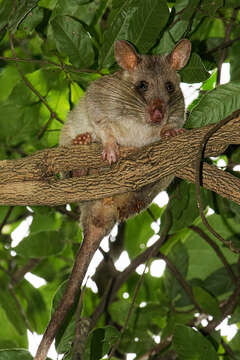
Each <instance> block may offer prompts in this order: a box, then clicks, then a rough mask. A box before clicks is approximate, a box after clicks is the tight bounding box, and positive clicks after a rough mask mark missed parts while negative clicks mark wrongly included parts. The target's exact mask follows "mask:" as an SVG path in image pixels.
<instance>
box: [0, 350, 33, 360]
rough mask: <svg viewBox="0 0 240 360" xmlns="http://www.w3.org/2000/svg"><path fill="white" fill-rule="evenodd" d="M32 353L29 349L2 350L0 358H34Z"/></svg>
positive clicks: (18, 359) (9, 359)
mask: <svg viewBox="0 0 240 360" xmlns="http://www.w3.org/2000/svg"><path fill="white" fill-rule="evenodd" d="M32 359H33V357H32V355H31V354H30V353H29V352H28V351H27V350H20V349H14V350H0V360H32Z"/></svg>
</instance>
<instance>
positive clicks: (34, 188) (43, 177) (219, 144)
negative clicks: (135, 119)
mask: <svg viewBox="0 0 240 360" xmlns="http://www.w3.org/2000/svg"><path fill="white" fill-rule="evenodd" d="M239 114H240V111H239V112H238V113H235V115H236V118H234V119H233V120H231V121H230V123H228V124H226V125H224V126H223V127H222V128H221V130H218V131H216V132H215V133H214V134H213V135H212V136H211V138H210V139H209V140H208V143H207V145H206V149H205V153H204V156H206V157H208V156H216V155H218V154H220V153H222V152H223V151H224V150H225V148H226V147H227V146H228V145H229V144H230V143H231V144H240V132H239V127H240V118H239V117H237V116H239ZM213 128H214V125H210V126H206V127H203V128H200V129H194V130H190V131H186V132H185V133H184V134H181V135H179V136H177V137H176V138H172V139H169V140H162V141H161V142H157V143H155V144H151V145H148V146H145V147H143V148H139V149H135V150H134V151H133V149H129V148H122V149H121V159H120V160H119V161H118V162H117V163H116V164H114V165H113V166H112V167H111V168H110V169H109V168H107V167H106V163H104V162H103V160H102V157H101V146H100V145H98V144H92V145H89V146H86V145H82V146H80V145H78V146H72V147H69V148H67V147H59V148H55V149H51V150H50V149H46V150H43V151H41V152H37V153H35V154H33V155H31V156H28V157H26V158H23V159H18V160H2V161H0V184H1V186H0V204H1V205H26V204H28V205H50V206H53V205H62V204H66V203H71V202H79V201H81V200H82V201H83V200H94V199H98V198H103V197H106V196H112V195H114V194H119V193H123V192H127V191H137V190H139V189H140V188H141V187H142V186H144V185H147V184H148V183H152V182H155V181H158V180H160V179H161V178H163V177H165V176H167V175H170V174H177V175H178V176H179V174H181V173H182V172H183V173H184V170H186V169H187V167H189V166H190V164H192V163H193V162H194V160H195V159H196V158H197V156H198V153H199V145H200V143H201V141H202V139H203V137H204V136H205V134H206V133H208V131H209V130H211V129H213ZM79 154H81V155H79ZM93 166H94V168H95V169H101V167H105V169H106V170H108V171H105V172H104V173H101V171H100V172H99V175H98V176H96V175H88V176H82V177H80V178H70V179H64V180H59V178H56V176H55V174H58V173H59V172H61V171H64V170H65V171H70V170H73V169H77V168H79V167H93ZM143 174H144V177H143ZM222 174H223V176H224V177H225V176H226V181H225V185H224V187H225V190H226V189H228V191H227V195H226V194H225V193H224V192H223V189H222V188H221V189H219V191H218V189H215V191H217V192H218V193H219V194H220V195H222V196H227V197H229V199H232V200H233V201H235V202H237V203H238V204H240V191H236V192H235V194H234V195H235V196H234V198H233V197H232V195H231V192H232V183H231V184H229V183H228V181H229V176H228V175H229V174H226V173H224V172H222ZM206 181H207V182H208V181H209V179H206ZM234 183H235V184H236V189H237V188H239V189H240V180H239V179H238V178H234ZM205 185H206V184H205ZM225 190H224V191H225Z"/></svg>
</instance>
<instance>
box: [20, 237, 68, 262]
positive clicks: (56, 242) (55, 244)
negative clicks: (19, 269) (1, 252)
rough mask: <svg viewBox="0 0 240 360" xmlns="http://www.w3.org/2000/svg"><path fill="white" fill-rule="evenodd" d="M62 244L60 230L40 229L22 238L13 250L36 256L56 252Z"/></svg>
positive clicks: (60, 250) (32, 256) (61, 247)
mask: <svg viewBox="0 0 240 360" xmlns="http://www.w3.org/2000/svg"><path fill="white" fill-rule="evenodd" d="M64 245H65V244H64V241H63V239H62V234H61V232H59V231H41V232H38V233H36V234H34V235H30V236H28V237H26V238H24V239H23V240H22V241H21V242H20V244H19V245H18V246H16V247H15V248H14V250H15V251H16V252H17V254H19V255H21V256H24V257H29V258H38V257H46V256H51V255H55V254H58V253H60V252H62V251H63V249H64Z"/></svg>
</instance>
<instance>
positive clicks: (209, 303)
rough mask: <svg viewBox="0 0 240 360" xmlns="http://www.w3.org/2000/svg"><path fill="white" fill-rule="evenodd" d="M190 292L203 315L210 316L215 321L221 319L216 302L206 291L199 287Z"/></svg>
mask: <svg viewBox="0 0 240 360" xmlns="http://www.w3.org/2000/svg"><path fill="white" fill-rule="evenodd" d="M192 291H193V296H194V298H195V299H196V301H197V303H198V304H199V305H200V307H201V309H202V310H203V312H204V313H206V314H209V315H212V316H213V317H214V318H215V319H220V318H221V312H220V309H219V306H218V302H217V300H216V299H215V298H214V297H213V296H212V295H211V294H210V293H209V292H208V291H206V290H205V289H203V288H201V287H193V289H192Z"/></svg>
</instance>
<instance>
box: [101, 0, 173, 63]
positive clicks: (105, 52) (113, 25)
mask: <svg viewBox="0 0 240 360" xmlns="http://www.w3.org/2000/svg"><path fill="white" fill-rule="evenodd" d="M112 11H113V13H112V16H111V18H110V21H109V23H108V28H107V30H106V31H105V32H104V35H103V45H102V47H101V50H100V59H99V62H100V66H102V67H105V66H106V67H107V66H110V65H112V64H113V62H114V55H113V47H114V43H115V41H116V40H119V39H125V40H129V41H130V42H132V43H133V44H134V45H135V46H136V47H137V48H138V50H139V52H141V53H145V52H147V51H148V50H149V49H150V48H151V47H152V46H153V45H154V44H155V42H156V41H157V39H158V37H159V34H160V32H161V30H162V29H163V28H164V26H165V25H166V23H167V21H168V16H169V9H168V7H167V4H166V2H165V1H163V0H149V1H145V0H125V1H119V0H115V1H114V3H113V10H112Z"/></svg>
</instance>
